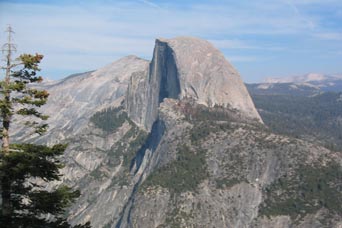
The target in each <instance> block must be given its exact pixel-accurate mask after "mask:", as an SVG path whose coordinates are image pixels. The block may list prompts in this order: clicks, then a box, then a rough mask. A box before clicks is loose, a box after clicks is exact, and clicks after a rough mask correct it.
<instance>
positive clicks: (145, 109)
mask: <svg viewBox="0 0 342 228" xmlns="http://www.w3.org/2000/svg"><path fill="white" fill-rule="evenodd" d="M164 98H173V99H180V100H182V99H184V98H186V99H193V100H194V101H196V103H198V104H203V105H205V106H207V107H214V106H223V107H229V108H232V109H236V110H237V111H239V112H240V113H241V114H242V115H244V116H245V117H247V118H249V119H255V120H257V121H259V122H262V120H261V118H260V116H259V114H258V112H257V111H256V109H255V107H254V104H253V102H252V100H251V98H250V96H249V94H248V91H247V89H246V87H245V85H244V84H243V82H242V80H241V78H240V75H239V73H238V72H237V71H236V70H235V69H234V67H233V66H232V65H231V64H230V63H229V62H228V61H227V60H226V59H225V57H224V56H223V54H222V53H221V52H220V51H219V50H217V49H216V48H215V47H213V46H212V45H211V44H210V43H209V42H208V41H205V40H201V39H198V38H193V37H178V38H174V39H157V40H156V44H155V48H154V52H153V59H152V62H151V63H150V66H149V69H148V71H145V72H141V73H140V74H135V75H133V76H132V78H131V83H130V86H129V88H128V91H127V96H126V108H127V110H128V116H129V117H130V118H131V119H132V120H133V121H134V122H136V123H137V124H138V125H139V126H143V127H144V128H145V129H147V130H150V128H151V127H152V125H153V123H154V121H155V120H156V119H157V116H158V107H159V104H160V103H162V102H163V99H164Z"/></svg>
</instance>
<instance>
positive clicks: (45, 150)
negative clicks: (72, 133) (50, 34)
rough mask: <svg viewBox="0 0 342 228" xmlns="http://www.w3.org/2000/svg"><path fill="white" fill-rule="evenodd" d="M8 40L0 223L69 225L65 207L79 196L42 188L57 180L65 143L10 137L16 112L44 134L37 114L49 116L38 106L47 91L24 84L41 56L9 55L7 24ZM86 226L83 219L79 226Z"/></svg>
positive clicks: (2, 89)
mask: <svg viewBox="0 0 342 228" xmlns="http://www.w3.org/2000/svg"><path fill="white" fill-rule="evenodd" d="M7 32H8V34H9V35H8V43H6V44H5V45H4V46H3V52H5V53H6V60H7V64H6V66H5V67H2V69H4V70H5V72H6V74H5V78H4V79H3V80H1V81H0V120H1V122H2V129H1V135H0V136H1V140H2V146H1V151H0V193H1V199H0V204H1V208H0V227H32V228H33V227H34V228H38V227H71V226H70V225H69V224H68V223H67V221H66V219H65V217H64V213H65V208H66V207H68V206H69V205H70V203H72V202H73V200H74V199H75V198H76V197H78V196H79V192H78V191H73V190H72V189H71V188H69V187H67V186H64V185H63V186H60V187H58V188H54V189H50V190H49V191H48V190H47V189H46V184H47V183H48V182H51V181H57V180H60V176H61V175H60V174H59V169H60V168H62V167H63V165H62V163H61V161H60V160H59V159H58V157H59V156H60V155H62V154H63V152H64V150H65V147H66V146H65V145H61V144H58V145H54V146H51V147H48V146H44V145H35V144H13V143H11V142H10V134H9V132H10V130H11V128H10V126H11V124H12V122H13V117H14V116H15V115H21V116H25V117H30V118H29V119H30V121H25V123H21V124H22V125H24V126H25V127H28V128H31V129H33V133H36V134H39V135H41V134H43V133H44V132H45V131H46V130H47V125H46V124H44V123H43V124H41V122H40V121H39V120H46V119H47V118H48V117H47V116H45V115H43V114H42V113H40V112H39V111H38V110H37V107H41V106H42V105H44V104H45V103H46V102H47V99H48V96H49V94H48V92H47V91H45V90H38V89H34V88H33V87H32V86H28V85H29V84H31V83H40V82H41V81H42V77H40V76H37V72H38V71H39V70H40V69H39V67H38V65H39V63H40V61H41V60H42V58H43V56H42V55H40V54H35V55H30V54H22V55H20V56H19V57H18V58H17V59H16V60H14V61H13V60H12V52H13V50H14V49H15V46H14V45H13V44H12V43H11V33H12V29H11V27H8V30H7ZM76 227H90V225H89V224H88V223H87V224H86V225H84V226H80V225H79V226H76Z"/></svg>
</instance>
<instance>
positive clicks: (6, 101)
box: [0, 28, 13, 224]
mask: <svg viewBox="0 0 342 228" xmlns="http://www.w3.org/2000/svg"><path fill="white" fill-rule="evenodd" d="M11 45H12V44H11V29H10V28H9V35H8V50H7V56H6V60H7V67H6V76H5V80H4V82H5V83H4V85H3V88H2V89H3V91H4V93H3V94H4V97H3V107H2V110H1V117H2V127H3V128H2V147H1V149H2V150H1V158H0V159H1V163H2V164H1V165H2V166H3V167H4V166H5V163H6V159H5V158H6V156H8V155H9V153H10V138H9V128H10V122H11V116H12V110H11V107H12V104H11V90H10V83H11V67H12V66H11V54H12V50H11V47H12V46H11ZM0 178H1V180H0V184H1V188H0V190H1V199H2V205H1V209H2V210H1V211H2V215H1V216H2V218H3V219H5V221H6V222H5V224H11V215H12V213H13V209H12V204H11V181H10V179H9V178H8V176H6V175H5V173H1V174H0Z"/></svg>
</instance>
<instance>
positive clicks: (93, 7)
mask: <svg viewBox="0 0 342 228" xmlns="http://www.w3.org/2000/svg"><path fill="white" fill-rule="evenodd" d="M7 24H11V25H12V27H13V29H14V30H15V32H16V33H15V43H16V44H17V45H18V54H19V53H23V52H29V53H35V52H39V53H42V54H44V55H45V58H44V61H43V63H42V65H41V67H42V68H43V71H42V74H43V75H44V76H46V77H48V78H50V79H59V78H63V77H65V76H68V75H70V74H72V73H77V72H84V71H89V70H93V69H97V68H99V67H102V66H104V65H106V64H108V63H111V62H113V61H115V60H116V59H118V58H120V57H123V56H126V55H130V54H134V55H137V56H140V57H143V58H146V59H151V57H152V52H153V46H154V39H155V38H157V37H164V38H172V37H175V36H196V37H200V38H204V39H207V40H209V41H211V42H212V43H213V44H214V45H215V46H216V47H217V48H218V49H220V50H221V51H222V52H223V53H224V55H225V56H226V58H227V59H228V60H229V61H230V62H231V63H232V64H233V65H234V66H235V67H236V68H237V70H238V71H239V72H240V73H241V75H242V77H243V79H244V81H246V82H257V81H261V79H262V78H265V77H269V76H287V75H297V74H304V73H308V72H320V73H342V0H239V1H237V0H226V1H224V0H222V1H216V0H207V1H205V0H190V1H186V0H170V1H166V0H135V1H129V0H126V1H123V0H116V1H114V0H102V1H90V0H89V1H86V0H83V1H81V0H79V1H73V0H58V1H53V0H50V1H42V0H37V1H30V0H25V1H24V0H21V1H16V0H12V1H6V0H0V29H1V30H3V31H4V30H5V29H6V26H7ZM5 41H6V34H5V33H2V32H1V33H0V42H1V43H4V42H5Z"/></svg>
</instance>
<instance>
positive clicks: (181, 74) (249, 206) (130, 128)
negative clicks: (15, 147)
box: [17, 37, 342, 228]
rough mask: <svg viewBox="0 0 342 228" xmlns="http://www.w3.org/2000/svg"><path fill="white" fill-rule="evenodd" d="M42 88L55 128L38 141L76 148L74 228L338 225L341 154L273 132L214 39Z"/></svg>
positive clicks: (67, 178)
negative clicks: (87, 227)
mask: <svg viewBox="0 0 342 228" xmlns="http://www.w3.org/2000/svg"><path fill="white" fill-rule="evenodd" d="M42 86H43V87H45V88H47V89H48V90H49V91H50V93H51V99H50V100H49V102H48V105H47V106H45V107H44V110H43V111H44V112H45V113H47V114H49V115H50V116H51V118H50V120H49V121H50V122H49V123H50V126H51V130H50V132H49V133H48V134H47V135H45V136H44V138H43V139H41V140H40V141H39V142H41V143H50V142H53V143H54V142H56V141H58V142H65V143H68V148H67V151H66V154H65V156H64V160H65V162H66V163H67V165H66V167H65V168H64V169H63V170H62V171H63V174H64V177H63V178H64V179H63V181H64V182H66V183H69V184H71V185H72V186H74V187H75V188H78V189H80V190H81V192H82V195H81V197H80V198H79V199H78V200H77V201H76V202H75V203H74V205H73V206H72V207H71V208H70V210H69V220H70V222H71V223H72V224H78V223H85V222H87V221H91V223H92V225H93V227H107V228H108V227H113V228H117V227H159V228H161V227H284V228H285V227H310V228H311V227H336V228H337V227H340V226H341V225H342V223H341V221H342V220H341V211H342V209H341V205H342V203H341V201H342V199H341V195H342V192H341V189H342V186H341V182H340V180H341V173H342V172H341V163H342V156H341V153H339V152H332V151H329V150H328V149H326V148H323V147H320V146H317V145H315V144H312V143H308V142H306V141H303V140H299V139H293V138H290V137H286V136H281V135H277V134H274V133H272V132H270V131H269V129H267V127H266V126H264V124H263V123H262V120H261V118H260V116H259V114H258V112H257V111H256V109H255V107H254V104H253V102H252V100H251V98H250V96H249V94H248V92H247V90H246V88H245V86H244V84H243V83H242V81H241V78H240V76H239V74H238V73H237V71H236V70H235V69H234V68H233V67H232V66H231V65H230V64H229V63H228V61H227V60H225V58H224V56H223V55H222V54H221V53H220V52H219V51H218V50H217V49H215V48H214V47H213V46H212V45H211V44H210V43H208V42H207V41H204V40H201V39H197V38H189V37H180V38H175V39H158V40H156V45H155V48H154V53H153V59H152V61H151V62H148V61H145V60H142V59H139V58H137V57H134V56H129V57H125V58H123V59H120V60H118V61H116V62H114V63H112V64H110V65H108V66H107V67H105V68H103V69H99V70H97V71H94V72H89V73H84V74H79V75H74V76H72V77H68V78H66V79H64V80H61V81H59V82H53V83H47V84H45V85H42ZM20 137H24V136H23V135H22V134H21V133H20V132H19V131H17V138H18V139H20ZM30 140H35V139H34V138H31V139H30Z"/></svg>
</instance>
